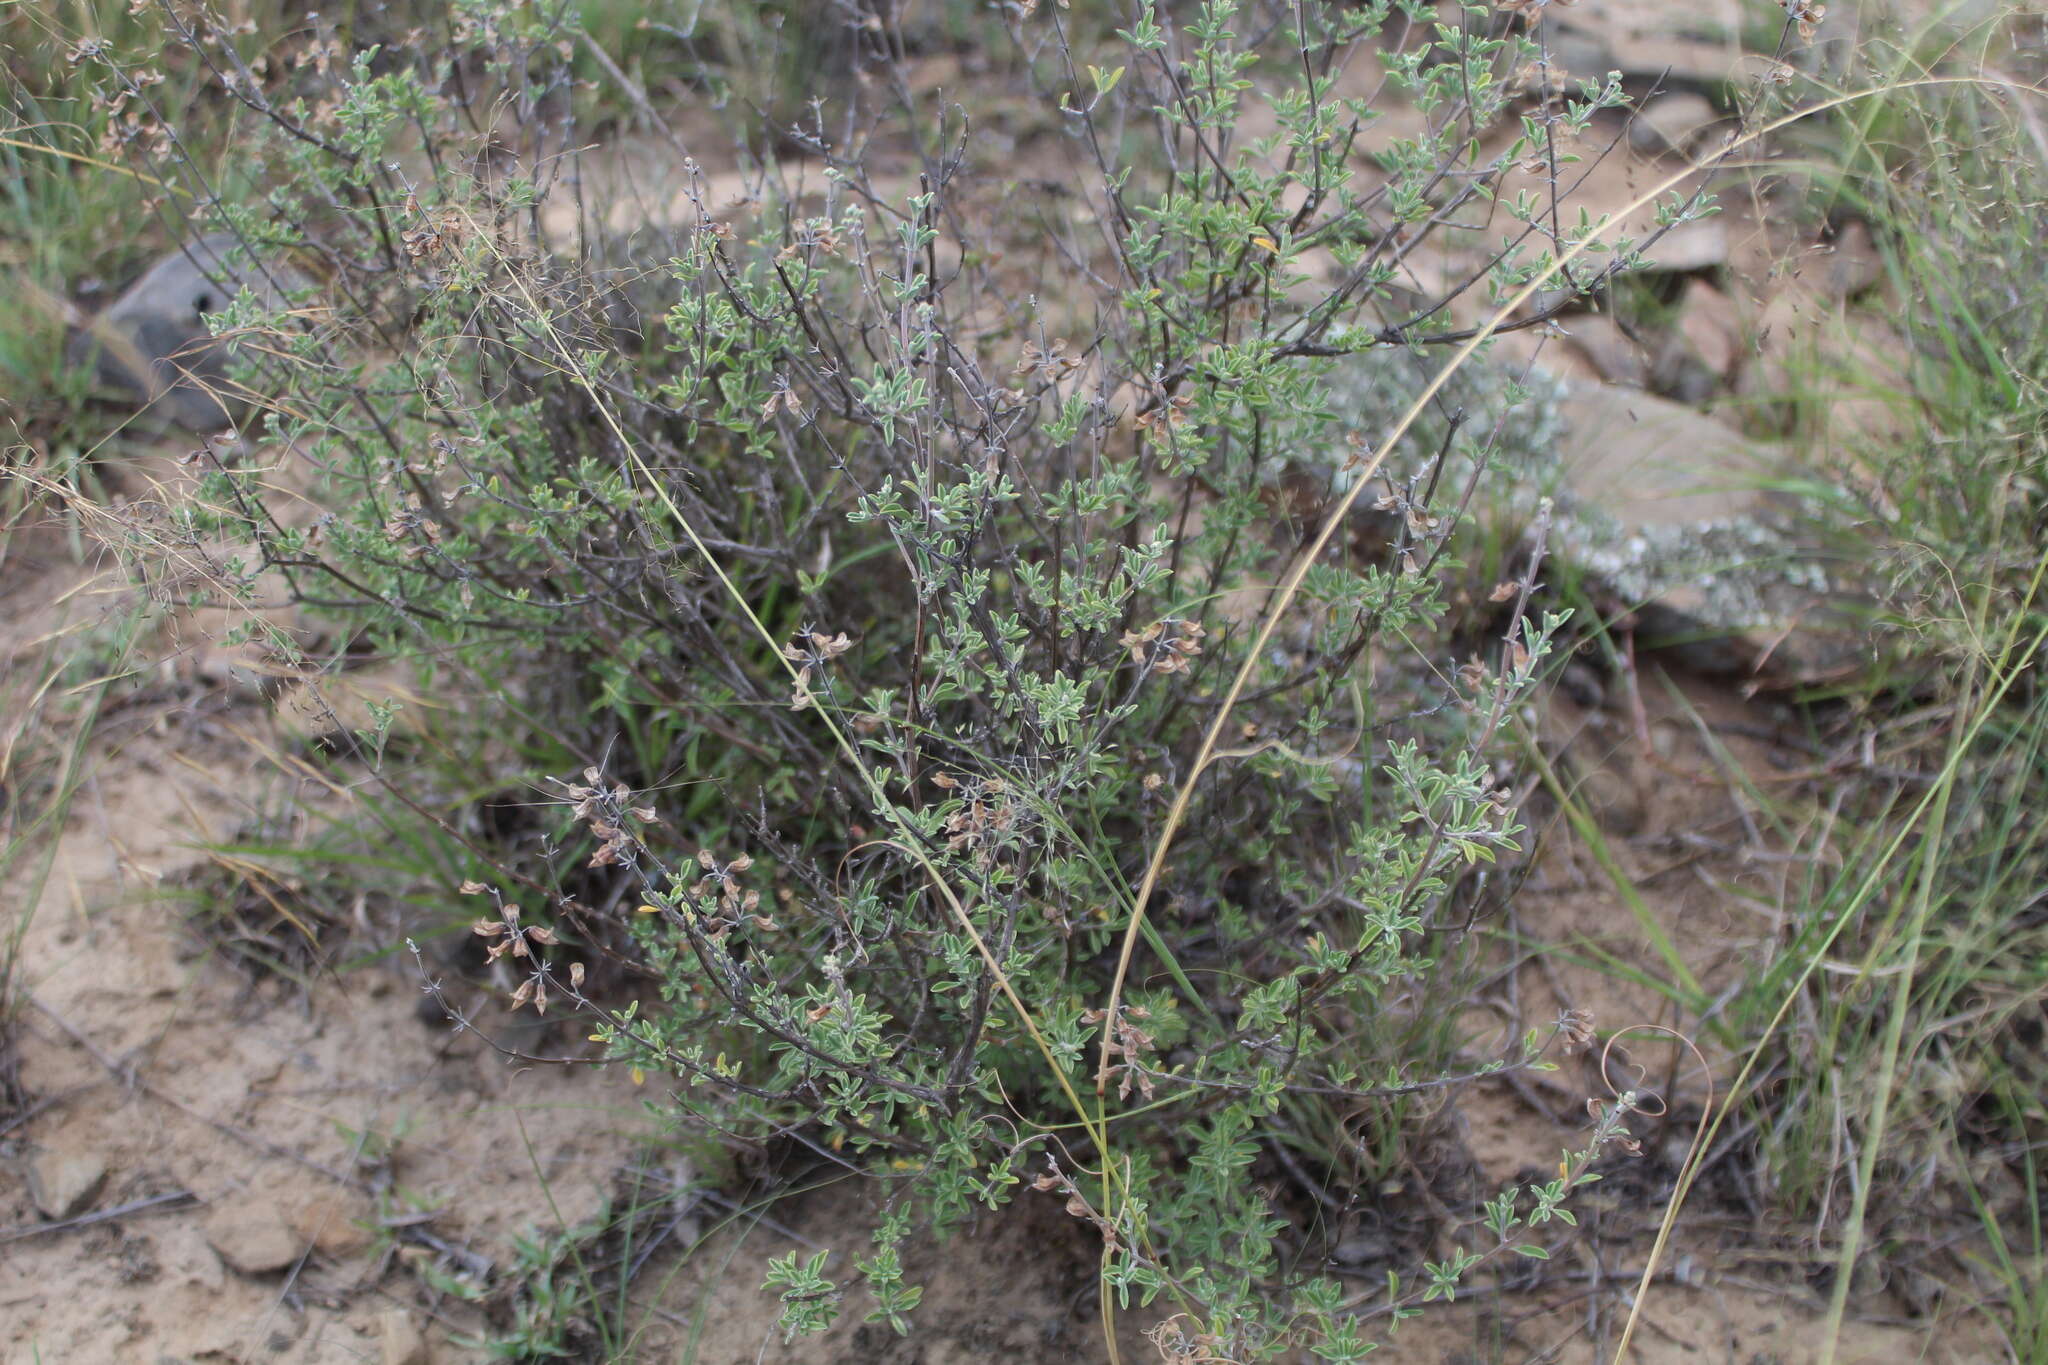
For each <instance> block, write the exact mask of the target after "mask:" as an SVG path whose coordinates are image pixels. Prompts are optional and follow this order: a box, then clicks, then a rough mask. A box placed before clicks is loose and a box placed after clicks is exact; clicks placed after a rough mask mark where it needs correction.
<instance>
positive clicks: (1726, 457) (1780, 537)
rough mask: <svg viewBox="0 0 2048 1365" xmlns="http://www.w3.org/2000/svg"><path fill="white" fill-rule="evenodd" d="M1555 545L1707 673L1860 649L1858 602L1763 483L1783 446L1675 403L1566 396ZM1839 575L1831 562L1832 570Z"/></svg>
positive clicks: (1854, 654) (1649, 638)
mask: <svg viewBox="0 0 2048 1365" xmlns="http://www.w3.org/2000/svg"><path fill="white" fill-rule="evenodd" d="M1565 420H1566V422H1567V423H1568V425H1569V427H1570V431H1571V437H1570V440H1569V443H1568V448H1569V449H1571V450H1572V451H1574V453H1575V458H1574V459H1573V460H1572V462H1571V463H1570V464H1569V465H1568V467H1567V469H1566V471H1565V475H1564V484H1563V486H1562V488H1561V489H1560V492H1559V508H1560V518H1559V522H1558V525H1557V528H1556V534H1555V537H1554V545H1555V547H1556V553H1557V554H1558V555H1559V556H1561V557H1563V558H1564V559H1566V560H1568V561H1569V562H1571V563H1573V564H1574V565H1576V566H1577V567H1578V568H1579V569H1580V570H1582V571H1583V572H1584V573H1585V574H1586V575H1587V576H1588V577H1589V578H1590V579H1591V580H1593V582H1594V583H1595V584H1597V585H1598V586H1599V587H1600V588H1601V589H1602V591H1603V592H1604V593H1605V595H1607V596H1608V597H1610V598H1612V599H1613V600H1614V602H1615V604H1616V605H1617V606H1618V607H1620V608H1622V609H1626V610H1628V611H1630V612H1632V613H1633V615H1634V617H1635V620H1636V637H1637V639H1638V640H1639V641H1640V642H1641V643H1643V644H1644V645H1646V646H1649V647H1656V648H1664V649H1669V650H1672V651H1674V653H1675V654H1676V656H1677V658H1678V659H1679V661H1680V662H1681V663H1682V664H1683V665H1684V666H1685V667H1688V668H1692V669H1695V670H1697V671H1700V672H1705V673H1718V674H1728V673H1734V674H1749V675H1754V674H1756V673H1758V672H1760V671H1763V670H1765V669H1768V670H1769V671H1770V672H1772V673H1774V674H1778V675H1781V676H1793V677H1803V676H1813V675H1815V674H1817V673H1819V672H1823V671H1832V670H1835V669H1838V668H1841V667H1844V666H1846V665H1848V664H1850V663H1852V662H1853V661H1854V660H1855V659H1857V658H1859V657H1861V655H1860V653H1859V651H1860V649H1861V648H1862V645H1861V643H1860V642H1861V640H1862V636H1861V632H1860V630H1859V629H1858V628H1857V626H1856V624H1855V614H1856V601H1855V598H1854V595H1853V593H1852V592H1851V591H1849V590H1848V588H1852V587H1853V586H1854V585H1853V584H1851V585H1848V586H1847V587H1845V585H1844V584H1843V583H1841V582H1837V581H1833V580H1831V579H1830V577H1829V571H1828V570H1827V569H1826V568H1824V567H1823V565H1824V563H1825V560H1824V559H1823V557H1821V556H1820V555H1818V554H1817V553H1816V550H1815V547H1813V546H1811V545H1807V544H1802V543H1801V536H1800V534H1799V527H1798V524H1797V520H1796V516H1795V513H1796V508H1795V507H1794V506H1792V505H1791V504H1790V503H1789V502H1788V501H1787V500H1786V499H1785V498H1784V497H1782V496H1781V495H1779V494H1778V493H1776V492H1774V491H1772V490H1771V488H1770V487H1769V486H1768V484H1769V483H1770V481H1772V480H1773V479H1783V478H1784V477H1785V475H1786V473H1787V470H1786V468H1785V465H1784V459H1783V456H1782V454H1781V453H1780V452H1777V451H1775V450H1772V449H1770V448H1768V447H1765V446H1762V445H1759V444H1757V443H1754V442H1751V441H1748V440H1745V439H1744V438H1743V437H1741V436H1739V435H1737V434H1736V433H1735V432H1734V431H1732V430H1730V429H1729V428H1727V427H1725V426H1722V425H1721V424H1720V423H1719V422H1716V421H1714V420H1713V419H1712V418H1710V417H1706V416H1703V415H1702V414H1700V413H1698V412H1695V411H1693V410H1692V409H1691V408H1689V407H1686V406H1685V405H1683V404H1680V403H1674V402H1670V401H1667V400H1665V399H1661V398H1656V397H1653V396H1651V395H1649V394H1645V393H1637V392H1634V391H1631V390H1627V389H1617V388H1600V389H1593V390H1579V391H1576V392H1574V393H1573V394H1572V395H1571V396H1570V397H1569V398H1568V399H1567V400H1566V403H1565ZM1837 572H1838V573H1839V572H1840V571H1839V570H1838V571H1837Z"/></svg>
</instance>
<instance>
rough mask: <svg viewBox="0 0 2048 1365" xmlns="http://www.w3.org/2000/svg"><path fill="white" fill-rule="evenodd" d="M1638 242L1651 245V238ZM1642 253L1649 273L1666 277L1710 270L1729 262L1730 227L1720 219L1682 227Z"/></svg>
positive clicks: (1692, 223)
mask: <svg viewBox="0 0 2048 1365" xmlns="http://www.w3.org/2000/svg"><path fill="white" fill-rule="evenodd" d="M1638 240H1639V241H1643V242H1649V234H1648V233H1644V234H1643V236H1642V237H1641V238H1639V239H1638ZM1639 250H1640V251H1641V252H1642V255H1643V264H1644V268H1645V269H1648V270H1654V271H1658V272H1661V273H1663V274H1667V275H1690V274H1693V273H1694V272H1696V271H1701V270H1711V269H1713V268H1714V267H1715V266H1717V265H1721V264H1722V263H1724V262H1725V261H1727V259H1728V225H1727V224H1726V223H1724V222H1722V221H1721V219H1720V217H1719V216H1718V215H1717V216H1715V217H1712V218H1701V219H1698V220H1696V221H1694V222H1690V223H1680V224H1679V225H1678V226H1677V227H1674V228H1672V229H1671V230H1670V231H1669V232H1667V233H1665V234H1664V235H1663V236H1662V237H1659V238H1657V240H1656V241H1654V242H1649V244H1648V245H1647V246H1642V247H1639Z"/></svg>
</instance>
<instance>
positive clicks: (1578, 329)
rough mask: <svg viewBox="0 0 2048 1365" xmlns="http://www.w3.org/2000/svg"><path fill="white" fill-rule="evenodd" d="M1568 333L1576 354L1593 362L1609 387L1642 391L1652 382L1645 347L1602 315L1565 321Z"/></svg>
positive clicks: (1609, 318) (1592, 314) (1612, 320)
mask: <svg viewBox="0 0 2048 1365" xmlns="http://www.w3.org/2000/svg"><path fill="white" fill-rule="evenodd" d="M1563 326H1564V330H1565V333H1566V334H1567V335H1568V336H1570V337H1571V343H1572V347H1573V349H1574V350H1576V351H1578V353H1579V354H1580V355H1583V356H1584V357H1585V358H1586V359H1587V360H1588V361H1590V362H1592V365H1593V368H1594V369H1595V370H1597V371H1598V372H1599V374H1600V377H1601V378H1602V379H1604V380H1606V381H1607V382H1608V383H1610V384H1627V385H1629V386H1631V387H1633V388H1638V389H1640V388H1643V387H1645V386H1647V385H1648V383H1649V379H1650V364H1649V360H1648V358H1647V357H1646V356H1645V355H1644V354H1643V348H1642V346H1641V345H1640V344H1639V343H1638V342H1637V341H1636V340H1635V338H1633V337H1631V336H1629V335H1628V334H1627V333H1626V332H1624V331H1622V330H1621V324H1619V323H1617V322H1616V321H1615V320H1614V319H1613V318H1611V317H1608V316H1606V315H1605V314H1601V313H1588V314H1586V315H1585V316H1583V317H1573V318H1566V319H1565V320H1564V323H1563Z"/></svg>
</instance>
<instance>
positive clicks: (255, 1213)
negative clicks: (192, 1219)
mask: <svg viewBox="0 0 2048 1365" xmlns="http://www.w3.org/2000/svg"><path fill="white" fill-rule="evenodd" d="M206 1241H207V1244H208V1245H209V1246H211V1247H212V1248H213V1249H214V1250H215V1251H217V1252H219V1253H220V1258H221V1259H222V1260H223V1261H226V1262H227V1263H228V1265H229V1266H230V1267H232V1268H233V1269H235V1270H237V1271H239V1272H241V1273H242V1274H244V1275H268V1274H271V1273H273V1272H275V1271H279V1270H283V1269H285V1268H286V1267H288V1266H290V1265H291V1264H292V1263H293V1262H295V1261H297V1260H298V1259H299V1255H300V1253H301V1252H303V1251H304V1250H305V1249H306V1248H305V1244H304V1243H303V1242H301V1241H300V1240H299V1238H298V1236H297V1235H296V1234H295V1233H293V1231H292V1229H291V1225H290V1224H289V1223H287V1222H286V1221H285V1217H284V1213H283V1212H282V1211H281V1210H280V1209H279V1208H278V1207H277V1205H276V1204H275V1203H273V1202H269V1201H257V1200H254V1199H251V1200H248V1201H246V1202H242V1203H234V1204H223V1205H222V1206H221V1207H219V1208H217V1209H215V1210H214V1211H213V1214H212V1216H211V1217H209V1218H208V1219H207V1220H206Z"/></svg>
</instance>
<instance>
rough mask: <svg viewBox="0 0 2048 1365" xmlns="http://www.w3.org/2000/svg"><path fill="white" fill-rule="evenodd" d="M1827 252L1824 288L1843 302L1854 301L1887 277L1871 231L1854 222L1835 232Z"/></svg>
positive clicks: (1849, 222)
mask: <svg viewBox="0 0 2048 1365" xmlns="http://www.w3.org/2000/svg"><path fill="white" fill-rule="evenodd" d="M1824 250H1825V251H1826V252H1827V256H1826V258H1825V259H1826V261H1827V271H1826V274H1825V276H1824V286H1825V288H1826V289H1827V291H1828V292H1829V293H1830V294H1833V295H1834V296H1835V297H1836V298H1840V299H1852V298H1855V297H1856V296H1857V295H1858V294H1861V293H1863V292H1864V291H1865V290H1867V289H1869V288H1871V287H1872V286H1874V285H1875V284H1877V282H1878V281H1880V280H1882V279H1883V278H1884V256H1883V254H1882V253H1880V252H1879V251H1878V249H1877V243H1876V242H1875V241H1873V240H1872V239H1871V236H1870V229H1869V227H1867V226H1866V225H1864V224H1863V223H1861V222H1858V221H1857V220H1855V219H1853V218H1852V219H1850V220H1849V221H1848V222H1846V223H1844V224H1842V226H1841V227H1839V228H1837V229H1836V230H1835V239H1834V241H1833V243H1832V244H1831V245H1829V246H1827V247H1826V248H1824Z"/></svg>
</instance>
